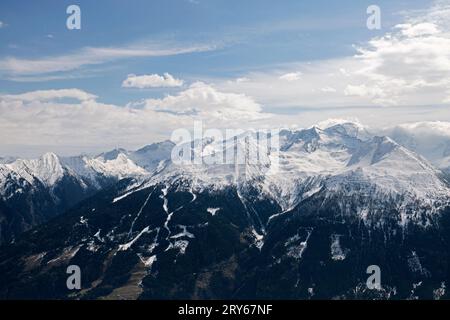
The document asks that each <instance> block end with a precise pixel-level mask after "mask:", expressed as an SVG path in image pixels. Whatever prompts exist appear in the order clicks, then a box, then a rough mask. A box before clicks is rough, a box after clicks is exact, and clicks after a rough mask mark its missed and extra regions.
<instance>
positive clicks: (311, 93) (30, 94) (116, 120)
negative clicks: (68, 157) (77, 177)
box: [0, 0, 450, 154]
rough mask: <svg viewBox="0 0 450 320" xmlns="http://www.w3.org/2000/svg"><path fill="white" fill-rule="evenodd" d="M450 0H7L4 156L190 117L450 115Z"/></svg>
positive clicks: (167, 127) (148, 131)
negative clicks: (74, 15) (75, 18)
mask: <svg viewBox="0 0 450 320" xmlns="http://www.w3.org/2000/svg"><path fill="white" fill-rule="evenodd" d="M449 2H450V1H448V0H433V1H431V0H395V1H393V0H377V1H375V2H374V1H366V0H358V1H354V0H352V1H349V0H343V1H330V0H328V1H325V0H316V1H298V0H292V1H267V0H258V1H257V0H248V1H229V0H228V1H225V0H164V1H144V0H129V1H127V2H125V1H121V0H96V1H88V0H85V1H56V0H53V1H51V0H41V1H31V0H30V1H24V0H22V1H12V0H3V1H1V2H0V135H1V136H2V137H4V136H6V135H9V136H10V137H13V138H10V137H8V138H10V139H3V140H4V142H2V143H0V154H1V153H3V154H4V153H11V152H13V153H17V154H22V153H23V152H22V150H23V149H27V148H28V150H37V151H36V152H41V151H43V150H47V149H51V148H55V149H56V151H59V152H61V153H73V152H79V151H82V150H97V149H107V148H109V147H111V146H122V147H128V148H134V147H138V146H140V145H142V144H145V143H146V142H152V141H157V140H158V139H162V138H164V137H167V136H170V132H171V130H173V129H174V128H176V127H180V126H190V125H191V124H192V121H194V120H202V121H205V122H207V123H208V124H209V125H210V126H225V127H229V126H239V125H240V126H246V125H248V123H249V122H250V123H252V125H254V126H267V125H269V124H276V125H279V126H288V125H292V124H295V125H298V126H309V125H312V124H314V123H316V122H318V121H321V120H325V119H326V118H337V117H339V118H342V117H345V118H349V119H358V120H360V121H362V122H364V123H367V124H368V125H376V126H381V125H395V124H398V123H401V122H412V121H419V120H428V121H435V120H450V115H449V113H448V111H447V110H448V105H449V103H450V82H449V81H447V80H442V79H449V76H450V74H449V73H450V71H449V70H450V68H449V67H448V65H447V64H448V63H450V53H449V51H450V36H449V34H450V25H449V23H448V22H447V21H450V3H449ZM72 4H76V5H78V6H79V7H80V8H81V24H82V28H81V30H68V29H67V27H66V19H67V17H68V14H66V8H67V7H68V6H69V5H72ZM372 4H375V5H377V6H379V7H380V9H381V26H382V27H381V29H380V30H369V29H368V28H367V26H366V20H367V18H368V15H367V13H366V10H367V7H368V6H369V5H372ZM165 74H166V75H165ZM143 119H145V121H144V120H143ZM242 121H243V122H242ZM118 127H120V128H123V127H127V128H129V129H128V130H122V129H121V130H114V128H118ZM82 128H83V129H82ZM83 130H84V132H85V134H84V135H83V134H81V131H83ZM141 136H142V137H141ZM105 140H108V143H105ZM52 151H55V150H52Z"/></svg>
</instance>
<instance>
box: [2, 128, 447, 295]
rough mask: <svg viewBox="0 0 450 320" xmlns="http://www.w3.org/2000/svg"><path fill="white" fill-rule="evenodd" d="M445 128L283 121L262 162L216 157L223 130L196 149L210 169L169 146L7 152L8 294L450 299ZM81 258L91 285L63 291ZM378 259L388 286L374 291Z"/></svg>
mask: <svg viewBox="0 0 450 320" xmlns="http://www.w3.org/2000/svg"><path fill="white" fill-rule="evenodd" d="M418 127H420V130H424V131H426V132H427V135H425V134H419V135H417V132H418V129H417V128H418ZM443 127H444V128H447V129H448V128H449V126H448V125H447V127H445V124H443V123H423V124H420V125H419V124H415V125H404V126H398V127H396V128H387V129H383V130H376V131H375V130H370V129H368V128H366V127H364V126H362V125H361V124H359V123H353V122H345V121H338V122H335V123H332V124H328V125H327V126H323V125H322V126H320V125H319V126H313V127H311V128H308V129H300V130H281V131H280V132H279V134H278V137H277V138H278V141H279V145H278V150H276V151H277V152H275V153H268V152H267V150H265V149H264V150H262V149H261V150H260V148H261V146H260V145H259V144H253V143H252V142H250V143H248V141H249V140H245V141H246V148H248V149H249V150H254V151H256V153H257V154H258V155H259V158H258V160H259V161H258V162H257V163H249V162H247V161H244V162H243V163H241V162H240V163H237V162H235V163H229V162H227V163H225V164H223V163H215V162H214V161H211V158H213V157H215V156H216V155H217V154H220V153H221V151H222V150H224V141H222V140H215V139H213V138H204V139H202V140H201V141H194V142H193V143H190V142H189V144H188V149H189V151H190V152H191V154H193V155H199V156H200V158H201V159H202V161H201V162H200V163H183V164H179V163H175V162H174V161H172V157H171V155H172V151H173V150H174V148H175V145H174V144H173V143H172V142H170V141H165V142H161V143H156V144H152V145H149V146H147V147H144V148H142V149H140V150H137V151H127V150H124V149H117V150H113V151H110V152H106V153H103V154H100V155H96V156H92V157H90V156H86V155H84V156H78V157H58V156H57V155H55V154H53V153H48V154H45V155H44V156H42V157H41V158H39V159H35V160H22V159H14V158H5V159H3V158H2V160H1V161H0V195H1V200H0V226H1V227H0V236H1V237H0V238H1V240H2V242H3V243H4V246H3V247H2V249H1V250H0V272H1V273H2V279H1V280H0V297H1V298H63V299H66V298H69V299H94V298H95V299H138V298H140V299H160V298H184V299H196V298H209V299H211V298H214V299H226V298H242V299H248V298H251V299H252V298H253V299H254V298H263V299H265V298H271V299H273V298H287V299H300V298H301V299H315V298H333V299H352V298H382V299H416V298H445V297H446V296H447V293H446V290H445V288H446V287H445V286H446V284H447V283H448V280H449V277H450V268H449V267H450V265H449V264H450V259H449V258H450V255H449V253H450V252H449V248H450V242H449V241H450V224H449V222H450V220H449V213H450V205H449V202H450V184H449V182H448V173H449V172H450V171H449V165H448V164H449V162H448V159H449V154H450V152H449V150H450V149H449V146H450V137H449V135H447V136H446V135H445V130H443V129H442V128H443ZM436 128H438V129H436ZM435 129H436V130H435ZM420 130H419V131H420ZM433 130H434V131H433ZM447 132H450V130H449V131H447ZM255 134H256V133H254V132H248V133H246V134H245V135H246V137H254V136H255ZM446 137H447V138H446ZM232 140H233V142H234V144H233V143H231V144H225V145H227V146H229V145H231V146H232V147H231V149H233V148H234V147H235V146H236V144H238V143H240V142H239V141H243V140H241V139H235V138H234V137H233V138H232ZM250 141H254V140H252V139H250ZM437 141H438V142H437ZM435 142H436V143H435ZM233 146H234V147H233ZM235 160H236V159H235ZM73 264H76V265H79V266H80V268H81V270H82V274H83V278H82V279H83V281H82V282H83V288H82V290H80V291H70V290H68V289H67V288H66V286H65V281H66V278H67V274H66V273H65V268H66V267H67V266H68V265H73ZM370 265H378V266H380V269H381V270H382V288H381V289H380V290H375V291H374V290H369V289H368V288H367V287H366V286H365V279H366V278H367V277H368V275H367V274H366V269H367V267H368V266H370Z"/></svg>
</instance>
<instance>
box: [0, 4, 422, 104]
mask: <svg viewBox="0 0 450 320" xmlns="http://www.w3.org/2000/svg"><path fill="white" fill-rule="evenodd" d="M372 2H373V1H323V0H321V1H320V0H319V1H295V0H294V1H277V2H275V1H216V0H196V1H188V0H169V1H167V0H163V1H146V0H131V1H128V2H127V4H124V2H123V1H120V0H108V1H106V0H100V1H76V2H73V1H54V0H53V1H51V0H43V1H9V0H4V1H1V3H0V21H3V22H4V23H6V24H7V27H5V28H2V29H1V30H0V43H1V46H0V56H3V57H7V56H14V57H20V58H40V57H45V56H57V55H62V54H67V53H71V52H75V51H77V50H79V49H81V48H83V47H108V46H126V45H129V44H132V43H134V42H140V41H143V42H146V41H148V42H159V41H161V42H168V43H171V44H172V45H182V46H184V45H190V44H205V45H209V44H211V45H215V46H217V49H215V50H211V51H207V52H202V53H190V54H182V55H176V56H170V57H153V58H137V59H136V58H130V59H120V60H119V61H114V62H110V63H103V64H99V65H95V66H89V67H84V68H80V70H73V72H70V73H65V74H64V75H66V76H67V77H68V78H69V79H59V78H58V79H57V80H54V81H39V82H31V83H30V82H16V81H8V80H5V79H8V75H4V74H3V75H2V80H1V81H0V87H1V88H2V89H1V90H2V91H4V92H8V93H20V92H23V91H30V90H38V89H55V88H66V87H76V88H80V89H83V90H86V91H89V92H94V93H95V94H97V95H99V96H100V99H101V101H104V102H108V103H119V104H121V103H126V102H127V101H129V99H130V98H136V97H142V98H143V97H144V96H148V95H149V94H150V95H158V94H159V95H160V94H162V93H163V92H162V91H161V90H151V91H150V92H148V91H147V92H145V93H143V92H141V91H139V90H123V89H122V88H121V87H120V84H121V82H122V80H123V79H124V78H125V77H126V75H127V74H129V73H135V74H143V73H145V74H147V73H159V74H161V73H164V72H170V73H171V74H173V75H176V76H177V77H181V78H183V79H189V80H191V81H196V80H202V79H204V78H210V77H230V78H232V77H238V76H239V75H241V74H245V73H246V72H248V71H251V70H255V69H259V68H267V67H269V66H271V65H277V64H283V63H289V62H293V61H309V60H317V59H325V58H330V57H337V56H342V55H349V54H353V53H354V50H353V48H352V45H353V44H355V43H359V42H362V41H365V40H367V39H368V38H370V37H372V36H374V34H376V33H377V31H375V32H374V31H370V30H368V29H367V28H366V25H365V23H366V19H367V15H366V12H365V11H366V8H367V6H368V5H370V4H372ZM424 3H425V4H426V3H427V1H417V0H415V1H411V0H408V1H377V4H378V5H379V6H380V7H382V8H383V11H382V13H383V16H382V18H383V25H384V26H385V28H388V27H389V26H391V25H393V24H396V23H398V21H399V20H400V19H401V17H400V16H399V15H398V13H399V12H401V11H404V10H413V9H416V8H422V7H424ZM70 4H78V5H79V6H80V8H81V12H82V29H81V30H79V31H78V30H68V29H67V28H66V25H65V20H66V18H67V16H68V15H67V14H66V12H65V10H66V8H67V6H68V5H70ZM381 32H382V31H381ZM71 77H75V79H70V78H71ZM44 78H45V77H44Z"/></svg>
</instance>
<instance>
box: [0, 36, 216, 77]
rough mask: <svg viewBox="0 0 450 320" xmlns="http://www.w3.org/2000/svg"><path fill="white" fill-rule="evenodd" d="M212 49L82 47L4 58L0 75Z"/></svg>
mask: <svg viewBox="0 0 450 320" xmlns="http://www.w3.org/2000/svg"><path fill="white" fill-rule="evenodd" d="M216 48H217V46H216V45H210V44H200V45H186V46H180V45H169V44H168V45H163V44H160V43H159V44H156V43H146V44H135V45H128V46H122V47H85V48H82V49H80V50H78V51H75V52H72V53H68V54H64V55H59V56H46V57H42V58H37V59H23V58H16V57H12V56H9V57H4V58H1V59H0V72H2V73H6V74H8V75H38V74H48V73H55V72H65V71H72V70H77V69H79V68H82V67H86V66H92V65H98V64H103V63H107V62H112V61H116V60H120V59H127V58H145V57H147V58H149V57H163V56H174V55H180V54H188V53H195V52H205V51H211V50H215V49H216Z"/></svg>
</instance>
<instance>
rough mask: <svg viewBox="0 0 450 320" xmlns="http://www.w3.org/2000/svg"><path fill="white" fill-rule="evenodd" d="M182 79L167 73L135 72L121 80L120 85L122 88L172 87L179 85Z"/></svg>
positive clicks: (181, 83)
mask: <svg viewBox="0 0 450 320" xmlns="http://www.w3.org/2000/svg"><path fill="white" fill-rule="evenodd" d="M183 83H184V81H183V80H180V79H176V78H174V77H173V76H172V75H171V74H169V73H164V74H163V75H162V76H160V75H159V74H150V75H142V76H137V75H135V74H130V75H128V77H127V78H126V79H125V80H124V81H123V82H122V87H124V88H139V89H145V88H173V87H181V86H182V85H183Z"/></svg>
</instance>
